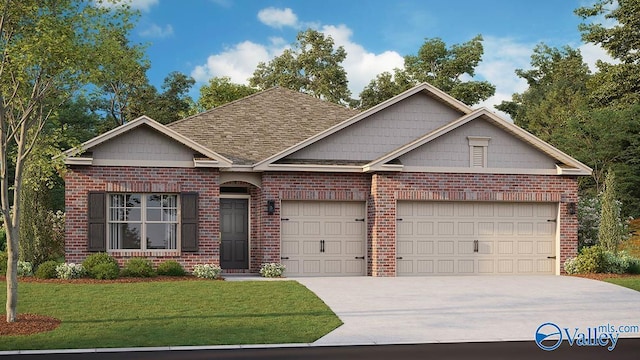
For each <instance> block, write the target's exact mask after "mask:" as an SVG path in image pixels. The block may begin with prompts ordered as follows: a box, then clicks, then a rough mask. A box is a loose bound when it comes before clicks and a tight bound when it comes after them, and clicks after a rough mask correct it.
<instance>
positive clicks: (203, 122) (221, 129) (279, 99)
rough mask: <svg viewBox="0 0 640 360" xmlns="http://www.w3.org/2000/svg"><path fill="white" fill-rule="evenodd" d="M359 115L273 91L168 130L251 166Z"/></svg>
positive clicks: (296, 94) (292, 93)
mask: <svg viewBox="0 0 640 360" xmlns="http://www.w3.org/2000/svg"><path fill="white" fill-rule="evenodd" d="M357 113H358V111H356V110H352V109H347V108H345V107H342V106H340V105H337V104H333V103H330V102H327V101H323V100H320V99H317V98H315V97H313V96H310V95H306V94H303V93H299V92H296V91H292V90H288V89H284V88H281V87H274V88H271V89H269V90H265V91H262V92H259V93H256V94H253V95H250V96H247V97H245V98H242V99H240V100H236V101H234V102H231V103H228V104H225V105H222V106H220V107H217V108H214V109H211V110H208V111H206V112H203V113H200V114H197V115H193V116H191V117H188V118H186V119H183V120H180V121H176V122H174V123H171V124H169V125H168V126H169V127H170V128H171V129H172V130H174V131H176V132H178V133H180V134H182V135H184V136H186V137H188V138H190V139H191V140H193V141H195V142H197V143H199V144H201V145H203V146H205V147H207V148H209V149H210V150H212V151H215V152H216V153H218V154H220V155H222V156H225V157H227V158H229V159H231V160H232V161H233V162H234V164H236V165H252V164H255V163H257V162H259V161H262V160H264V159H266V158H269V157H271V156H272V155H275V154H277V153H279V152H281V151H283V150H285V149H287V148H289V147H291V146H293V145H295V144H297V143H299V142H301V141H302V140H305V139H307V138H309V137H311V136H313V135H315V134H317V133H319V132H322V131H324V130H326V129H328V128H330V127H331V126H333V125H336V124H338V123H340V122H342V121H344V120H346V119H348V118H350V117H352V116H354V115H356V114H357Z"/></svg>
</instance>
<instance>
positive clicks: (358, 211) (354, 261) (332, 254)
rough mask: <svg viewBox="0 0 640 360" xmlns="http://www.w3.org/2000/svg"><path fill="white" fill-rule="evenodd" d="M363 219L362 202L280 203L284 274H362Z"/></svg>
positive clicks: (364, 268)
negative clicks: (285, 267)
mask: <svg viewBox="0 0 640 360" xmlns="http://www.w3.org/2000/svg"><path fill="white" fill-rule="evenodd" d="M365 217H366V207H365V203H363V202H341V201H335V202H334V201H283V202H282V210H281V218H282V219H281V220H282V221H281V234H282V235H281V236H282V247H281V258H282V263H283V264H284V265H286V266H287V269H286V272H285V275H286V276H354V275H365V272H366V260H365V257H364V255H365V251H366V249H365V242H366V223H365V221H364V219H365Z"/></svg>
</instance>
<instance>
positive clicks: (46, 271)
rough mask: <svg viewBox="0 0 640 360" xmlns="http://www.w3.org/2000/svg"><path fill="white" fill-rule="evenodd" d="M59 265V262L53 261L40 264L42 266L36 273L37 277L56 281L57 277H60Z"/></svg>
mask: <svg viewBox="0 0 640 360" xmlns="http://www.w3.org/2000/svg"><path fill="white" fill-rule="evenodd" d="M58 265H59V264H58V262H56V261H53V260H49V261H45V262H43V263H42V264H40V266H38V269H36V272H35V276H36V277H37V278H38V279H55V278H56V277H58V273H56V267H57V266H58Z"/></svg>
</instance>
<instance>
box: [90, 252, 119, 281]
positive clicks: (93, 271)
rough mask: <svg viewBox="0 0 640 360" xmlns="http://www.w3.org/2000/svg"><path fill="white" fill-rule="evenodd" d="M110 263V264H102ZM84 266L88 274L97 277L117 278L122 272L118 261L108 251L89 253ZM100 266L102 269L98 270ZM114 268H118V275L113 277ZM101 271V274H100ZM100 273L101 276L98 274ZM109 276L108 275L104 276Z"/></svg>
mask: <svg viewBox="0 0 640 360" xmlns="http://www.w3.org/2000/svg"><path fill="white" fill-rule="evenodd" d="M102 265H108V266H102ZM82 266H83V267H84V269H85V270H86V271H87V275H89V276H90V277H92V278H95V279H115V278H117V277H118V275H119V273H120V267H119V266H118V262H117V261H116V259H114V258H113V257H112V256H111V255H109V254H107V253H95V254H91V255H89V256H88V257H87V258H86V259H85V260H84V261H83V262H82ZM98 267H100V269H99V270H98ZM113 269H115V270H116V275H115V276H114V277H111V275H112V273H113ZM98 273H100V274H98ZM98 275H99V276H98ZM104 276H107V277H104Z"/></svg>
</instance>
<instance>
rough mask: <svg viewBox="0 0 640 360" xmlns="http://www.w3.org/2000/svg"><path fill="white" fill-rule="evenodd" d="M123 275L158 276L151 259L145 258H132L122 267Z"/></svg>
mask: <svg viewBox="0 0 640 360" xmlns="http://www.w3.org/2000/svg"><path fill="white" fill-rule="evenodd" d="M122 276H128V277H153V276H156V272H155V271H153V265H151V261H149V260H147V259H145V258H131V259H129V261H127V263H126V264H125V266H124V269H122Z"/></svg>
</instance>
